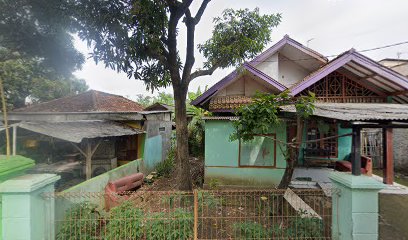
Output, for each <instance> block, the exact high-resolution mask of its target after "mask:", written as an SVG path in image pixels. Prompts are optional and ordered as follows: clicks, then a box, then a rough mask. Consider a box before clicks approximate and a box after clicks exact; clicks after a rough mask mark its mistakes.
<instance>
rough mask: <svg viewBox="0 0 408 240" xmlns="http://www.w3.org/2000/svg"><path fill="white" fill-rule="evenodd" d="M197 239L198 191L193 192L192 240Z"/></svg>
mask: <svg viewBox="0 0 408 240" xmlns="http://www.w3.org/2000/svg"><path fill="white" fill-rule="evenodd" d="M197 239H198V191H197V189H195V190H194V240H197Z"/></svg>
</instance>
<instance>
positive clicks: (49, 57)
mask: <svg viewBox="0 0 408 240" xmlns="http://www.w3.org/2000/svg"><path fill="white" fill-rule="evenodd" d="M67 2H68V0H66V1H49V0H35V1H29V0H4V1H0V19H1V21H0V36H1V37H0V46H1V47H5V48H7V49H10V50H11V51H12V52H18V53H19V54H21V56H22V58H28V59H32V58H33V59H36V60H40V61H41V62H42V63H43V64H44V66H46V67H47V68H49V69H52V70H53V71H55V72H57V73H59V74H62V75H65V76H68V75H71V73H72V72H73V71H75V70H78V69H80V67H81V65H82V64H83V63H84V56H83V55H82V54H81V53H80V52H79V51H77V50H76V49H75V47H74V43H73V37H72V35H71V34H70V31H71V30H72V28H71V20H72V19H71V18H70V17H69V16H67V15H66V13H67V11H66V10H67V9H65V7H66V5H65V4H66V3H67Z"/></svg>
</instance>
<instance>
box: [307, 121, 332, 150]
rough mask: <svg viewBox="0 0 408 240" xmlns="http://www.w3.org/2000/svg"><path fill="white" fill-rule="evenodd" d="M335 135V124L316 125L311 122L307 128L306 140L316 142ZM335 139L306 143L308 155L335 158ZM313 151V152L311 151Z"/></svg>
mask: <svg viewBox="0 0 408 240" xmlns="http://www.w3.org/2000/svg"><path fill="white" fill-rule="evenodd" d="M335 135H337V124H335V123H317V122H315V121H312V122H310V123H309V124H308V127H307V140H308V141H310V140H317V139H322V138H326V137H331V136H335ZM337 144H338V143H337V138H330V139H326V140H319V141H317V142H308V143H307V144H306V146H307V148H308V150H309V151H308V152H309V155H312V156H314V157H329V156H330V157H333V158H337ZM313 149H314V150H315V151H313Z"/></svg>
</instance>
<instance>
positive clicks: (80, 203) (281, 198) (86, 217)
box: [45, 189, 332, 240]
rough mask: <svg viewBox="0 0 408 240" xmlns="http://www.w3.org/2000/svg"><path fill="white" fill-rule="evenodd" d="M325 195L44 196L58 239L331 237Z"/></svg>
mask: <svg viewBox="0 0 408 240" xmlns="http://www.w3.org/2000/svg"><path fill="white" fill-rule="evenodd" d="M326 194H327V192H326ZM326 194H325V192H323V191H322V190H317V189H316V190H314V189H307V190H305V189H302V190H293V191H292V190H289V191H284V190H275V189H273V190H230V191H226V190H219V191H218V190H217V191H206V190H203V191H193V192H179V191H170V192H156V191H136V192H126V193H123V194H110V195H107V194H105V193H56V194H46V195H45V198H46V199H48V200H49V201H50V202H52V203H53V204H51V205H54V206H55V213H54V214H53V216H52V217H51V216H50V218H49V220H48V221H52V222H54V224H55V230H54V232H55V233H52V234H53V235H54V234H55V238H56V239H57V240H65V239H70V240H71V239H72V240H73V239H80V240H85V239H86V240H88V239H89V240H90V239H330V238H331V216H332V210H331V207H332V204H331V197H330V196H327V195H326ZM49 213H50V214H52V211H49ZM54 216H55V218H54Z"/></svg>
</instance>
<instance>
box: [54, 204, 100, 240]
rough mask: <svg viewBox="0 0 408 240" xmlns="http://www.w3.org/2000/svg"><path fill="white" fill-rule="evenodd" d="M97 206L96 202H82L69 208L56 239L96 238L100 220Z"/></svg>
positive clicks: (79, 239)
mask: <svg viewBox="0 0 408 240" xmlns="http://www.w3.org/2000/svg"><path fill="white" fill-rule="evenodd" d="M97 207H98V205H96V204H93V203H89V202H83V203H78V204H75V205H74V206H73V207H71V208H69V209H68V210H67V211H66V214H65V217H64V221H63V224H62V226H61V228H60V229H59V231H58V233H57V240H90V239H96V238H95V236H98V235H99V230H100V229H99V227H100V226H101V222H102V219H101V218H100V213H99V211H97Z"/></svg>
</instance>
